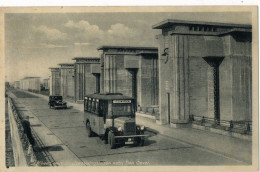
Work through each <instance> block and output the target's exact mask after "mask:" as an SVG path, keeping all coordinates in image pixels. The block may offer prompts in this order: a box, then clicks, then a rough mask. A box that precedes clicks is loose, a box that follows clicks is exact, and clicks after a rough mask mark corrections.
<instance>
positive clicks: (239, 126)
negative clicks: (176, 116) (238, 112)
mask: <svg viewBox="0 0 260 172" xmlns="http://www.w3.org/2000/svg"><path fill="white" fill-rule="evenodd" d="M189 120H190V122H191V123H194V124H197V125H201V126H206V127H212V128H217V129H221V130H225V131H230V132H236V133H240V134H247V135H252V121H233V120H230V121H228V120H217V119H214V118H210V117H206V116H195V115H190V116H189Z"/></svg>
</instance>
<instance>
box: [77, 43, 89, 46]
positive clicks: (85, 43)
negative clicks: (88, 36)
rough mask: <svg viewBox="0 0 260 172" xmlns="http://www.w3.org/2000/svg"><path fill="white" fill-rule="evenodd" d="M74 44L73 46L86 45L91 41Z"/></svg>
mask: <svg viewBox="0 0 260 172" xmlns="http://www.w3.org/2000/svg"><path fill="white" fill-rule="evenodd" d="M74 45H75V46H88V45H91V43H89V42H75V43H74Z"/></svg>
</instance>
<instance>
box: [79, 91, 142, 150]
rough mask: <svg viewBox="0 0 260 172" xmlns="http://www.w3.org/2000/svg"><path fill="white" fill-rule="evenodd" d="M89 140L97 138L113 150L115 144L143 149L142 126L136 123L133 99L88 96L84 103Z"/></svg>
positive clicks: (117, 95)
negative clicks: (95, 136) (96, 136)
mask: <svg viewBox="0 0 260 172" xmlns="http://www.w3.org/2000/svg"><path fill="white" fill-rule="evenodd" d="M84 111H85V113H84V114H85V115H84V117H85V119H84V120H85V123H86V128H87V132H88V136H89V137H91V136H93V135H94V134H97V135H98V136H99V137H100V138H101V139H102V140H104V142H105V143H106V144H107V143H109V144H110V148H111V149H114V148H115V147H116V145H118V144H125V145H140V146H143V145H144V141H145V137H146V135H144V129H145V128H144V126H138V125H136V122H135V108H134V99H133V98H131V97H127V96H124V95H122V94H120V93H113V94H111V93H110V94H91V95H87V96H86V97H85V99H84Z"/></svg>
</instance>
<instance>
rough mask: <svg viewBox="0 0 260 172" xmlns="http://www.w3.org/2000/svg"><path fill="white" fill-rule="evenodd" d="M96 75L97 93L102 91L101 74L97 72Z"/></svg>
mask: <svg viewBox="0 0 260 172" xmlns="http://www.w3.org/2000/svg"><path fill="white" fill-rule="evenodd" d="M95 77H96V93H100V74H99V73H97V74H95Z"/></svg>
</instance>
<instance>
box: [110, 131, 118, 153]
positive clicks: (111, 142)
mask: <svg viewBox="0 0 260 172" xmlns="http://www.w3.org/2000/svg"><path fill="white" fill-rule="evenodd" d="M108 142H109V144H110V148H111V149H114V148H115V147H116V140H115V135H114V133H112V132H111V131H109V133H108Z"/></svg>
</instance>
